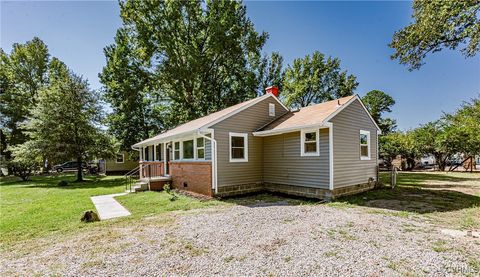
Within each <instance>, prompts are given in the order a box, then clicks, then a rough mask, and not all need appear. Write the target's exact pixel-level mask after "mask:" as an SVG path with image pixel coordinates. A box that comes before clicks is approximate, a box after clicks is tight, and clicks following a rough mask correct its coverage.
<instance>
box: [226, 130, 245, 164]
mask: <svg viewBox="0 0 480 277" xmlns="http://www.w3.org/2000/svg"><path fill="white" fill-rule="evenodd" d="M230 162H248V134H246V133H230Z"/></svg>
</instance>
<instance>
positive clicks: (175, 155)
mask: <svg viewBox="0 0 480 277" xmlns="http://www.w3.org/2000/svg"><path fill="white" fill-rule="evenodd" d="M173 159H174V160H180V142H179V141H176V142H174V143H173Z"/></svg>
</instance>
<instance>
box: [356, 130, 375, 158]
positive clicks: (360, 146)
mask: <svg viewBox="0 0 480 277" xmlns="http://www.w3.org/2000/svg"><path fill="white" fill-rule="evenodd" d="M360 135H367V147H368V156H362V142H361V140H360ZM360 135H359V136H358V139H359V148H360V149H359V151H360V153H359V154H360V160H362V161H368V160H371V157H372V155H371V147H370V131H366V130H360Z"/></svg>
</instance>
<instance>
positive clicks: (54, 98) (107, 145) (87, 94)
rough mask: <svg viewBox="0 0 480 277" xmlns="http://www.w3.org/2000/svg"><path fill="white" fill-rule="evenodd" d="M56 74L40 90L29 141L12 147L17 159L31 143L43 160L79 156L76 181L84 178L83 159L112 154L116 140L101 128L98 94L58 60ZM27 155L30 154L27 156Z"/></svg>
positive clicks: (22, 157) (55, 63) (28, 125)
mask: <svg viewBox="0 0 480 277" xmlns="http://www.w3.org/2000/svg"><path fill="white" fill-rule="evenodd" d="M51 65H52V66H54V67H55V68H56V70H55V74H54V75H53V76H55V77H54V78H52V79H51V81H50V83H49V84H48V86H46V87H45V88H43V89H41V90H39V91H38V95H37V105H36V106H35V107H34V108H33V110H32V114H31V116H30V117H29V120H28V121H27V122H26V124H25V127H24V128H25V129H26V130H27V132H28V134H29V137H30V138H31V139H30V140H29V141H27V142H25V144H23V145H19V146H18V147H14V148H13V151H14V152H13V153H14V156H15V159H16V160H18V161H21V160H24V159H25V155H27V154H28V155H30V154H31V153H27V152H28V151H27V152H26V151H23V149H25V146H28V148H29V149H31V151H32V152H34V153H39V155H41V157H42V158H43V159H42V160H44V159H45V158H48V159H49V160H58V159H76V160H77V162H78V163H79V168H78V175H77V180H78V181H81V180H82V168H81V162H84V161H88V160H89V159H91V158H93V157H106V158H107V157H111V156H113V153H114V152H115V151H114V150H115V149H114V142H113V141H112V140H111V139H110V138H109V137H108V136H106V135H105V133H104V132H103V131H102V130H101V128H100V122H101V120H102V112H101V106H100V102H99V94H98V93H97V92H95V91H92V90H90V89H89V87H88V83H87V82H86V81H85V80H83V79H82V78H81V77H78V76H77V75H75V74H73V73H71V72H70V71H69V70H68V68H67V67H66V66H65V64H63V63H61V62H60V61H58V60H54V61H52V63H51ZM27 158H28V156H27Z"/></svg>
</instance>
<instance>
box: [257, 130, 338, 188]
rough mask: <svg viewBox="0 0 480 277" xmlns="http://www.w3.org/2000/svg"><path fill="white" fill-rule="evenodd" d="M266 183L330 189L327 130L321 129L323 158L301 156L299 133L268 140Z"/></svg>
mask: <svg viewBox="0 0 480 277" xmlns="http://www.w3.org/2000/svg"><path fill="white" fill-rule="evenodd" d="M263 145H264V162H263V164H264V167H263V168H264V169H263V170H264V179H263V180H264V182H266V183H273V184H283V185H294V186H303V187H314V188H323V189H328V188H329V183H330V176H329V150H328V129H320V156H306V157H302V156H301V155H300V132H293V133H288V134H282V135H277V136H270V137H265V138H264V141H263Z"/></svg>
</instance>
